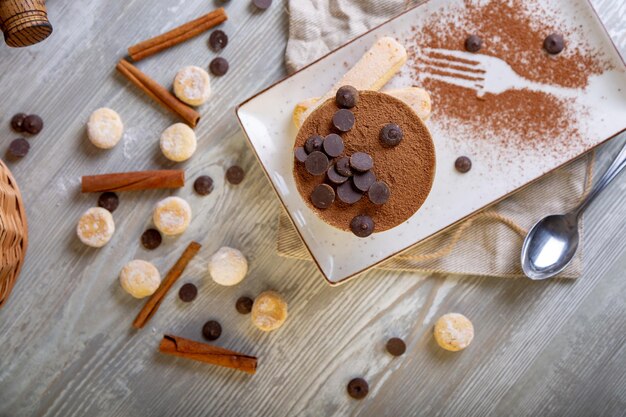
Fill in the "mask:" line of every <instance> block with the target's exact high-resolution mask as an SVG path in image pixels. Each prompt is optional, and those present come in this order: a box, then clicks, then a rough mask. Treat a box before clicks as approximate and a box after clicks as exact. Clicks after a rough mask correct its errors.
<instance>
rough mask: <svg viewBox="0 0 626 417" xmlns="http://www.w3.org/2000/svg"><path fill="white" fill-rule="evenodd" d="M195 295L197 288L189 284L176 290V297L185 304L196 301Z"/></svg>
mask: <svg viewBox="0 0 626 417" xmlns="http://www.w3.org/2000/svg"><path fill="white" fill-rule="evenodd" d="M197 295H198V287H196V286H195V285H193V284H192V283H189V282H188V283H187V284H185V285H183V286H182V287H180V289H179V290H178V297H179V298H180V299H181V301H184V302H185V303H190V302H192V301H193V300H195V299H196V296H197Z"/></svg>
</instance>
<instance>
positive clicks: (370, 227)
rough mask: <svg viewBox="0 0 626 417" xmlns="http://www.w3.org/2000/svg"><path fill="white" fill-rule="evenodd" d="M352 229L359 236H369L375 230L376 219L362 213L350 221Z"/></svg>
mask: <svg viewBox="0 0 626 417" xmlns="http://www.w3.org/2000/svg"><path fill="white" fill-rule="evenodd" d="M350 230H352V233H354V234H355V235H357V236H358V237H368V236H369V235H371V234H372V233H373V232H374V220H372V218H371V217H370V216H366V215H365V214H360V215H358V216H356V217H354V218H353V219H352V221H351V222H350Z"/></svg>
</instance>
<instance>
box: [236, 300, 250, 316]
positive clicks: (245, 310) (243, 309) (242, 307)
mask: <svg viewBox="0 0 626 417" xmlns="http://www.w3.org/2000/svg"><path fill="white" fill-rule="evenodd" d="M252 304H254V300H252V298H250V297H239V298H238V299H237V302H236V303H235V308H236V309H237V311H238V312H239V313H240V314H250V312H251V311H252Z"/></svg>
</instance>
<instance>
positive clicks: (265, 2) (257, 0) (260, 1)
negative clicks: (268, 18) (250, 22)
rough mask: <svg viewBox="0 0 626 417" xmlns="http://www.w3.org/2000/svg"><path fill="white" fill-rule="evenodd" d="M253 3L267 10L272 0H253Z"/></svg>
mask: <svg viewBox="0 0 626 417" xmlns="http://www.w3.org/2000/svg"><path fill="white" fill-rule="evenodd" d="M252 3H254V5H255V6H256V7H258V8H259V9H261V10H265V9H269V7H270V6H271V5H272V0H253V1H252Z"/></svg>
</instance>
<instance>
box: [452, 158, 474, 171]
mask: <svg viewBox="0 0 626 417" xmlns="http://www.w3.org/2000/svg"><path fill="white" fill-rule="evenodd" d="M454 167H455V168H456V170H457V171H459V172H460V173H462V174H465V173H466V172H467V171H469V170H470V169H472V161H471V160H470V159H469V158H468V157H467V156H459V157H458V158H456V161H454Z"/></svg>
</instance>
